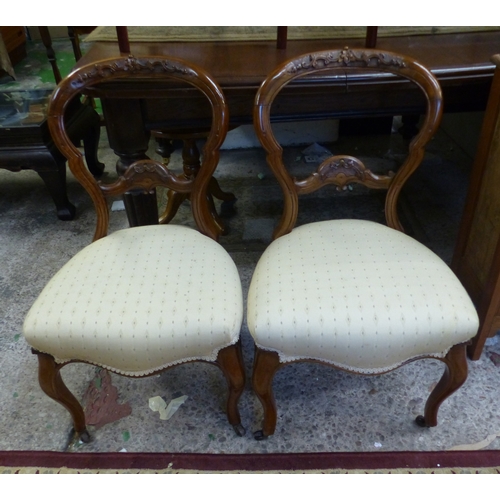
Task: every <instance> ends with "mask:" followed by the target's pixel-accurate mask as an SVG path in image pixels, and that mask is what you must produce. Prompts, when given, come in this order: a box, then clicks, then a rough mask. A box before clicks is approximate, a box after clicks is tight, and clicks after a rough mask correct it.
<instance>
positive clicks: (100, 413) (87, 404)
mask: <svg viewBox="0 0 500 500" xmlns="http://www.w3.org/2000/svg"><path fill="white" fill-rule="evenodd" d="M83 402H84V408H85V420H86V422H87V425H93V426H94V427H95V428H96V429H99V428H100V427H102V426H104V425H106V424H109V423H111V422H116V421H117V420H120V419H121V418H124V417H127V416H128V415H130V414H131V413H132V408H131V407H130V404H129V403H124V404H120V403H118V390H117V388H116V387H115V386H114V385H113V384H112V382H111V374H110V373H109V372H108V371H107V370H105V369H100V370H99V371H98V372H97V373H96V376H95V378H94V379H93V380H92V382H90V384H89V386H88V388H87V390H86V391H85V395H84V396H83Z"/></svg>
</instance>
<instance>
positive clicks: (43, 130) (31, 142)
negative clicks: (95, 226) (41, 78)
mask: <svg viewBox="0 0 500 500" xmlns="http://www.w3.org/2000/svg"><path fill="white" fill-rule="evenodd" d="M39 31H40V35H41V37H42V41H43V44H44V46H45V48H46V50H47V57H48V59H49V61H50V64H51V66H52V70H53V73H54V79H55V81H56V82H60V81H61V74H60V72H59V68H58V66H57V59H56V56H55V53H54V50H53V48H52V40H51V37H50V34H49V31H48V29H47V27H46V26H41V27H39ZM52 90H53V88H50V87H49V88H45V89H36V88H32V86H28V87H26V88H24V87H23V86H22V84H21V85H20V86H19V87H16V88H15V89H12V90H10V91H8V90H7V91H2V90H1V88H0V110H1V113H0V168H4V169H7V170H10V171H12V172H19V171H21V170H34V171H36V172H37V173H38V175H39V176H40V177H41V178H42V180H43V181H44V183H45V186H46V187H47V189H48V191H49V194H50V195H51V197H52V199H53V201H54V204H55V206H56V211H57V216H58V217H59V219H61V220H71V219H73V217H74V215H75V207H74V205H73V204H72V203H71V202H70V201H69V199H68V196H67V189H66V159H65V158H64V156H63V155H62V154H61V153H60V152H59V150H58V149H57V148H56V146H55V145H54V142H53V141H52V138H51V136H50V133H49V130H48V125H47V114H46V113H47V104H48V99H49V97H50V94H51V93H52ZM66 128H67V131H68V134H69V137H71V139H72V140H73V141H75V143H77V144H78V143H80V142H81V141H83V146H84V150H85V158H86V160H87V164H88V168H89V170H90V172H91V173H92V174H93V175H95V176H100V175H101V174H102V173H103V171H104V164H102V163H101V162H99V160H98V158H97V148H98V145H99V136H100V118H99V115H98V114H97V113H96V112H95V111H94V109H92V107H90V106H85V105H83V104H82V103H81V102H80V100H79V99H75V100H74V101H73V102H72V103H70V105H69V106H68V113H67V115H66Z"/></svg>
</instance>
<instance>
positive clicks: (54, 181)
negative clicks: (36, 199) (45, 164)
mask: <svg viewBox="0 0 500 500" xmlns="http://www.w3.org/2000/svg"><path fill="white" fill-rule="evenodd" d="M37 173H38V175H39V176H40V177H41V178H42V180H43V182H44V183H45V186H46V187H47V189H48V191H49V193H50V196H51V197H52V200H53V201H54V204H55V206H56V210H57V217H59V219H60V220H73V218H74V217H75V212H76V208H75V206H74V205H73V204H72V203H71V202H70V201H69V199H68V195H67V191H66V163H58V164H57V163H56V164H54V165H53V167H51V168H47V169H41V168H40V169H37Z"/></svg>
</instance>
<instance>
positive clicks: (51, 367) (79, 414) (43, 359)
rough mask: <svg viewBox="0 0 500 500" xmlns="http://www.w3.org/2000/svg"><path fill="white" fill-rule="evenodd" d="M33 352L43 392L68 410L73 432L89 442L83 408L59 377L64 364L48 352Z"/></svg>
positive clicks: (85, 441)
mask: <svg viewBox="0 0 500 500" xmlns="http://www.w3.org/2000/svg"><path fill="white" fill-rule="evenodd" d="M33 352H34V354H37V355H38V381H39V382H40V387H41V388H42V390H43V392H45V394H47V396H49V397H50V398H52V399H53V400H54V401H57V402H58V403H59V404H61V405H62V406H64V408H66V409H67V410H68V411H69V413H70V415H71V418H72V419H73V429H74V431H75V433H76V434H77V435H78V437H79V438H80V439H81V440H82V441H83V442H84V443H88V442H90V434H89V433H88V431H87V427H86V425H85V414H84V412H83V408H82V406H81V405H80V403H79V402H78V400H77V399H76V398H75V396H73V394H72V393H71V391H70V390H69V389H68V388H67V387H66V385H65V384H64V382H63V380H62V378H61V373H60V370H61V368H62V367H63V366H64V365H61V364H58V363H56V361H55V359H54V358H53V357H52V356H51V355H50V354H45V353H43V352H38V351H35V350H34V351H33Z"/></svg>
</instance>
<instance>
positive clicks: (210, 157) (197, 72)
mask: <svg viewBox="0 0 500 500" xmlns="http://www.w3.org/2000/svg"><path fill="white" fill-rule="evenodd" d="M118 79H124V80H131V79H144V80H148V79H149V80H151V79H155V80H165V81H172V80H176V81H179V82H184V83H187V84H189V85H192V86H194V87H196V88H197V89H199V90H200V91H201V92H202V93H203V94H204V95H205V96H206V98H207V99H208V101H209V103H210V105H211V108H212V126H211V130H210V133H209V135H208V138H207V141H206V143H205V146H204V149H203V160H202V165H201V168H200V171H199V173H198V175H197V176H196V177H195V178H194V179H189V180H188V179H185V178H183V177H182V176H179V177H178V176H176V175H175V174H174V173H173V172H171V171H170V170H169V169H168V168H167V167H166V166H165V165H164V164H162V163H160V162H158V161H155V160H149V159H146V160H139V161H137V162H134V163H133V164H132V165H130V167H129V168H128V169H127V171H126V172H125V174H124V175H123V176H122V177H121V178H119V179H118V181H117V182H115V183H114V184H112V185H103V184H102V183H100V182H97V181H96V180H95V179H94V177H93V176H92V174H91V173H90V172H89V171H88V169H87V168H86V166H85V164H84V161H83V156H82V153H81V152H80V151H79V150H78V149H77V148H76V147H75V146H74V144H73V142H72V141H71V140H70V139H69V137H68V135H67V133H66V130H65V124H64V113H65V110H66V108H67V106H68V104H69V102H70V101H71V100H72V99H73V98H75V96H77V95H79V94H82V93H83V94H84V93H85V90H86V89H88V88H90V87H93V86H96V85H99V84H102V83H104V82H108V81H110V80H118ZM228 122H229V112H228V107H227V103H226V100H225V97H224V94H223V92H222V89H221V88H220V87H219V85H218V84H217V83H216V82H215V81H214V80H213V78H212V77H211V76H210V75H208V73H207V72H206V71H205V70H203V69H202V68H200V67H198V66H196V65H194V64H191V63H188V62H186V61H184V60H181V59H177V58H173V57H164V56H151V57H147V58H136V57H134V56H132V55H129V56H127V57H117V58H113V59H107V60H103V61H100V62H98V63H92V64H88V65H86V66H82V67H81V68H79V69H77V70H75V71H73V72H72V73H71V74H70V75H68V76H67V77H66V78H65V79H64V80H63V81H61V82H60V84H59V85H58V87H57V88H56V89H55V91H54V93H53V94H52V97H51V99H50V103H49V109H48V125H49V129H50V133H51V135H52V138H53V140H54V143H55V144H56V146H57V147H58V148H59V150H60V151H61V153H62V154H63V155H64V156H65V157H66V158H67V160H68V165H69V168H70V169H71V172H72V173H73V175H74V176H75V177H76V178H77V180H78V181H79V182H80V183H81V184H82V186H83V187H84V188H85V189H86V191H87V192H88V193H89V195H90V196H91V198H92V200H93V202H94V205H95V209H96V213H97V224H96V230H95V234H94V241H95V240H97V239H100V238H102V237H103V236H106V234H107V230H108V223H109V209H108V203H107V201H106V198H105V196H107V195H118V194H123V193H125V192H127V191H129V190H131V189H132V188H134V189H139V190H142V191H151V190H152V189H154V188H155V187H156V186H164V187H166V188H168V189H172V190H174V191H177V192H183V193H190V200H191V205H192V211H193V217H194V220H195V222H196V224H197V227H198V229H199V230H200V232H202V233H203V234H205V235H207V236H210V237H211V238H213V239H217V237H218V229H217V227H216V226H215V223H214V221H213V218H212V216H211V214H210V210H209V208H208V204H207V187H208V183H209V182H210V180H211V178H212V174H213V172H214V170H215V168H216V167H217V164H218V161H219V148H220V146H221V145H222V143H223V142H224V139H225V137H226V134H227V129H228Z"/></svg>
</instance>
